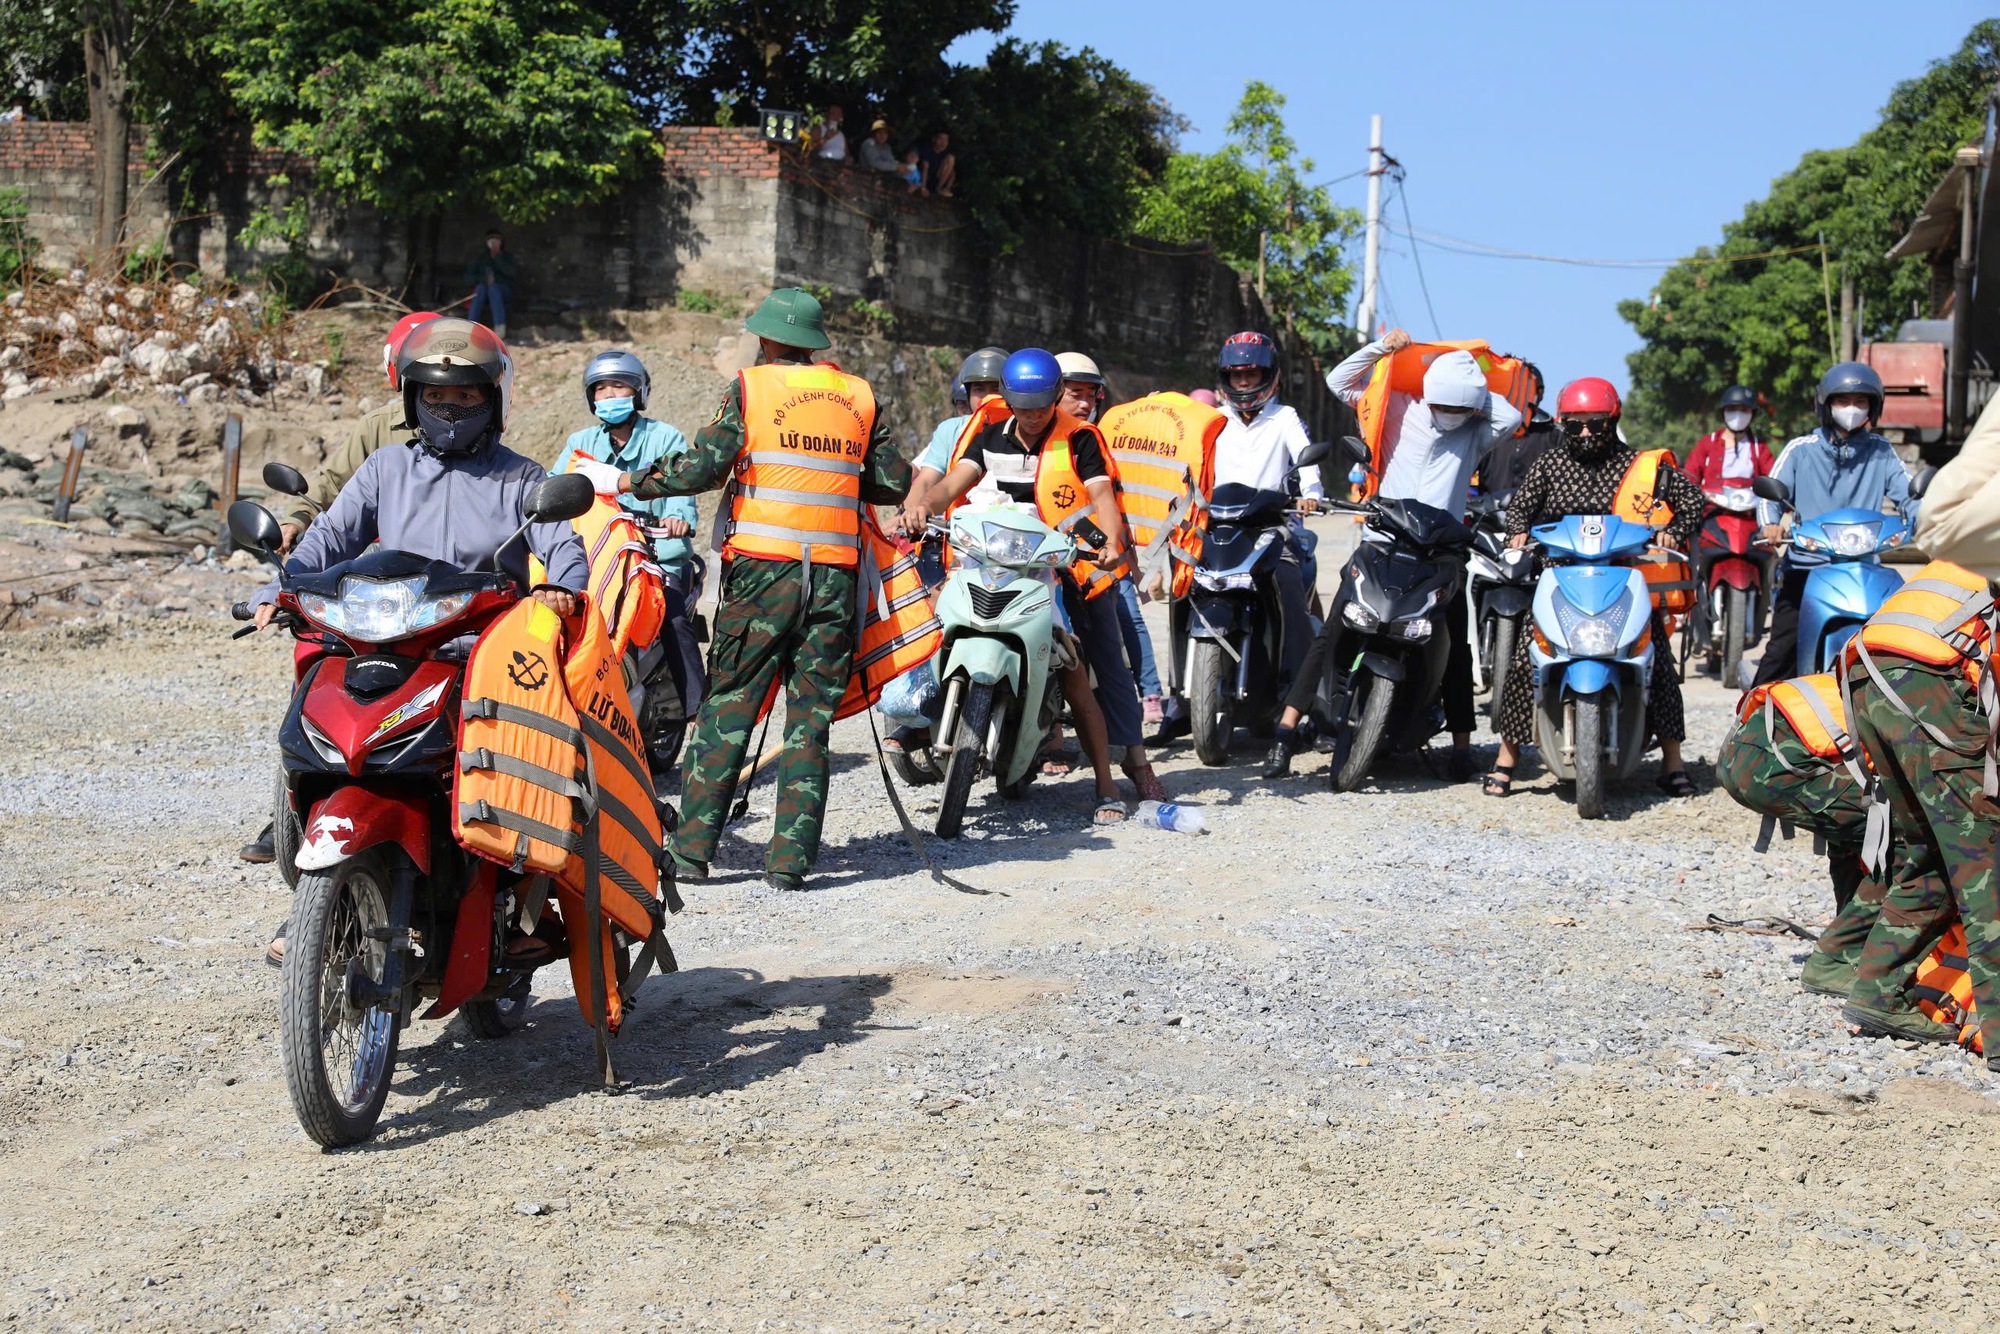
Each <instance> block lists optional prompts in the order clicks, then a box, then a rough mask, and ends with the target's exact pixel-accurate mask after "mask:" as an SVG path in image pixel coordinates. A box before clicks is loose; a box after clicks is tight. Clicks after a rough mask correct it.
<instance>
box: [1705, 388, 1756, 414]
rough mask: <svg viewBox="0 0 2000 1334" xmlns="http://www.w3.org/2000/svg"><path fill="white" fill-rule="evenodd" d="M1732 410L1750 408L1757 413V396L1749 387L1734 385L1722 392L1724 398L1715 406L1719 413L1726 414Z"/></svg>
mask: <svg viewBox="0 0 2000 1334" xmlns="http://www.w3.org/2000/svg"><path fill="white" fill-rule="evenodd" d="M1730 408H1748V409H1750V411H1752V412H1755V411H1756V410H1757V395H1756V394H1755V393H1754V392H1752V391H1751V390H1750V389H1749V387H1748V386H1745V385H1740V384H1732V385H1730V386H1729V388H1727V389H1725V390H1723V391H1722V397H1721V398H1719V399H1717V400H1716V404H1715V410H1716V411H1717V412H1724V411H1727V410H1728V409H1730Z"/></svg>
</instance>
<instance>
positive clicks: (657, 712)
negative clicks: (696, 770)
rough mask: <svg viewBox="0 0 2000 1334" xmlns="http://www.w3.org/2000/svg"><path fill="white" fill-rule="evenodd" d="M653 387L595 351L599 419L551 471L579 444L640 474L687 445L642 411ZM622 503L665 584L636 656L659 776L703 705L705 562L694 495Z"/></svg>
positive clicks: (648, 378)
mask: <svg viewBox="0 0 2000 1334" xmlns="http://www.w3.org/2000/svg"><path fill="white" fill-rule="evenodd" d="M652 392H653V377H652V374H651V373H650V372H649V371H647V369H646V363H644V362H643V361H640V360H639V358H637V357H636V356H634V355H632V354H631V353H630V352H626V351H623V350H618V349H614V350H612V351H609V352H600V353H598V354H597V355H596V356H594V357H592V358H591V359H590V362H589V364H587V365H586V366H585V367H584V368H583V401H584V404H585V405H586V406H587V407H589V409H590V411H591V415H592V416H594V417H596V418H597V422H598V424H597V425H595V426H590V427H586V428H584V429H583V430H581V431H577V432H575V433H574V434H572V435H571V436H570V437H569V439H568V440H567V441H565V442H564V443H563V447H562V449H561V450H560V451H559V452H558V453H557V455H556V457H555V459H554V460H552V461H551V465H550V471H552V472H563V471H566V470H567V468H568V466H569V462H570V460H571V459H572V458H573V457H575V456H576V454H577V453H578V452H579V451H581V452H582V453H583V454H586V455H588V456H589V457H590V458H591V459H593V460H594V461H596V462H598V463H606V464H610V465H611V466H612V467H614V468H617V469H618V470H620V471H621V472H631V473H637V472H643V471H644V470H645V469H647V468H648V467H651V466H652V465H653V464H654V463H657V462H658V461H659V460H661V459H663V458H666V457H668V456H670V455H673V454H678V453H681V452H682V451H683V450H685V449H686V448H687V447H688V446H687V437H686V436H683V435H682V434H681V433H680V432H679V431H677V430H675V429H674V428H673V427H672V426H670V425H668V424H667V423H666V422H664V421H661V420H659V419H658V418H657V417H649V416H647V415H646V403H647V400H648V399H649V398H650V397H651V396H652ZM619 504H620V506H621V507H622V508H624V509H625V510H627V511H629V512H630V514H631V516H632V518H633V519H634V520H635V521H637V523H638V524H639V527H640V528H641V529H642V530H643V531H644V532H645V534H646V540H647V543H648V545H649V546H650V547H651V549H652V553H653V559H654V560H655V561H656V562H658V564H659V566H660V571H661V573H662V575H663V576H664V579H665V583H666V619H665V622H664V624H663V625H662V627H661V633H660V639H659V647H658V649H657V650H656V651H655V650H649V651H648V652H647V653H645V654H644V655H643V658H642V660H641V662H640V669H641V679H642V680H643V681H644V683H645V687H646V702H645V707H644V709H643V710H642V712H641V715H640V717H639V730H640V732H641V733H642V734H643V735H644V736H645V738H646V752H647V754H646V758H647V762H648V763H649V764H650V765H651V766H652V770H653V777H654V780H655V782H658V781H660V780H662V779H664V778H665V777H666V775H668V774H669V773H672V772H673V771H674V769H675V767H676V764H677V762H678V760H679V759H680V752H681V739H682V736H683V735H684V733H685V732H686V729H687V721H688V720H689V719H691V718H693V717H694V716H695V715H696V714H697V713H699V712H700V710H701V700H702V695H703V694H704V692H705V691H706V690H707V686H708V681H707V674H706V673H705V672H704V671H703V670H702V665H701V645H700V643H699V642H698V641H697V640H696V638H695V631H694V625H693V622H692V620H691V618H690V612H691V610H692V607H693V604H694V603H695V602H696V601H697V600H698V599H699V598H700V596H701V575H702V571H703V570H704V568H705V567H704V566H703V563H702V559H701V557H700V556H698V555H696V554H695V549H694V542H693V541H692V539H691V536H690V535H691V534H692V533H693V532H694V526H695V523H696V522H697V516H696V514H695V504H694V498H693V497H691V496H661V497H659V498H657V499H653V500H641V499H639V498H638V497H637V496H631V495H626V496H621V497H619Z"/></svg>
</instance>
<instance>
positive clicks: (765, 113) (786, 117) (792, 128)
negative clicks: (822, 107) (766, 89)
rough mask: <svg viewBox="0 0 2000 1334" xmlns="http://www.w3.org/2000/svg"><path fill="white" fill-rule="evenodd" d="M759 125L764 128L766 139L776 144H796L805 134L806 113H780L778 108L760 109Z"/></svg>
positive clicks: (758, 111)
mask: <svg viewBox="0 0 2000 1334" xmlns="http://www.w3.org/2000/svg"><path fill="white" fill-rule="evenodd" d="M757 123H758V124H759V125H761V126H763V128H764V138H765V140H766V141H767V142H769V143H774V144H795V143H797V142H798V141H799V136H800V134H801V133H803V132H804V129H805V123H806V113H805V112H803V111H780V110H778V109H777V108H776V107H758V108H757Z"/></svg>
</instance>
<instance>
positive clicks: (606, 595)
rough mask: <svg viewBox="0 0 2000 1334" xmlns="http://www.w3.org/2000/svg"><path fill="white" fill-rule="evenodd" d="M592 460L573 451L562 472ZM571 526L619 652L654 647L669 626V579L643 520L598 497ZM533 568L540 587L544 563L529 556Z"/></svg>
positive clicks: (593, 592) (595, 598)
mask: <svg viewBox="0 0 2000 1334" xmlns="http://www.w3.org/2000/svg"><path fill="white" fill-rule="evenodd" d="M591 457H592V455H591V454H590V453H589V452H588V451H587V450H581V449H573V450H571V451H570V454H569V457H568V458H566V459H564V460H563V471H564V472H572V471H574V470H575V468H576V463H577V460H578V459H588V458H591ZM570 527H572V528H574V529H575V530H576V535H577V537H578V538H579V539H580V540H581V541H582V542H583V552H584V555H585V556H587V557H588V558H589V560H590V596H591V600H592V601H594V602H596V603H597V606H598V609H599V610H600V611H601V612H603V614H604V621H605V626H606V628H608V629H609V630H610V631H611V638H612V642H613V643H614V644H615V645H616V646H617V649H618V651H619V652H620V653H623V652H624V651H625V650H626V649H628V648H639V649H643V648H649V647H651V646H652V644H653V643H654V641H656V640H657V639H659V637H660V629H661V627H662V626H664V625H665V624H666V623H667V576H666V572H665V571H663V570H661V569H660V566H659V563H658V562H657V561H655V560H654V559H653V549H652V547H651V545H649V544H648V543H647V541H646V533H645V530H644V529H642V528H641V527H639V521H638V520H637V519H634V518H633V517H632V514H631V512H630V511H629V510H627V509H625V508H624V507H623V506H622V505H620V504H618V502H616V501H615V500H612V499H611V498H610V497H609V496H599V497H598V498H597V503H595V504H594V505H592V506H591V507H590V508H589V509H588V510H586V511H585V512H584V513H582V514H580V515H578V516H577V517H576V518H574V519H572V520H570ZM528 568H529V577H530V578H531V579H532V580H534V582H536V583H540V582H541V580H542V567H541V562H540V561H539V560H536V559H534V558H533V557H530V558H529V561H528Z"/></svg>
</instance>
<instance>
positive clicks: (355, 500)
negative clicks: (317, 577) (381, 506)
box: [256, 454, 377, 606]
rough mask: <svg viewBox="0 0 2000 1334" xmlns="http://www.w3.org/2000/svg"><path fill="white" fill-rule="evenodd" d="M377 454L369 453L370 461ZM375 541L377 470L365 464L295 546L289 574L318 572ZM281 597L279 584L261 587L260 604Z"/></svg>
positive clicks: (258, 600) (362, 550)
mask: <svg viewBox="0 0 2000 1334" xmlns="http://www.w3.org/2000/svg"><path fill="white" fill-rule="evenodd" d="M376 457H377V456H376V455H374V454H371V455H369V456H368V459H369V462H373V461H374V459H375V458H376ZM374 540H375V469H373V468H371V467H369V466H368V463H363V464H362V465H361V467H360V469H359V470H357V471H356V472H355V474H354V476H353V477H351V478H349V479H348V481H347V484H346V485H345V486H343V487H341V488H340V492H339V494H338V495H336V496H334V498H333V503H332V504H331V505H329V506H327V507H326V510H325V512H324V513H322V514H321V515H320V516H319V518H317V519H315V520H313V524H312V527H310V528H308V529H306V532H305V536H304V537H301V538H300V539H299V544H298V546H296V547H294V548H293V549H292V555H291V559H289V560H287V561H286V562H285V573H286V574H289V575H293V576H295V577H296V576H298V575H301V574H318V573H319V572H320V571H321V570H324V569H327V568H328V567H330V566H334V565H338V564H340V563H341V562H342V561H344V560H353V559H354V558H355V557H356V556H359V555H360V554H361V553H362V552H364V551H366V550H368V544H369V543H370V542H373V541H374ZM277 600H278V586H277V584H275V583H271V584H266V585H265V586H264V587H263V588H261V589H259V590H257V597H256V605H260V606H261V605H262V604H264V603H266V602H276V601H277Z"/></svg>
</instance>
